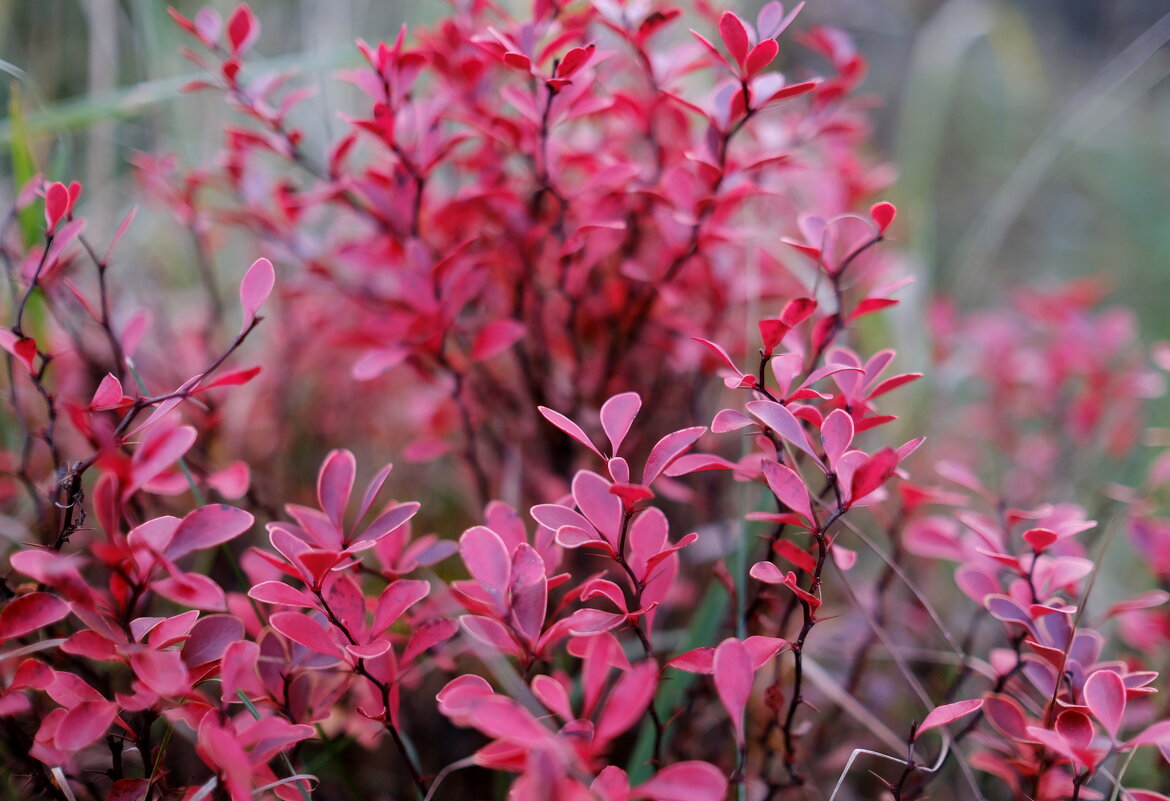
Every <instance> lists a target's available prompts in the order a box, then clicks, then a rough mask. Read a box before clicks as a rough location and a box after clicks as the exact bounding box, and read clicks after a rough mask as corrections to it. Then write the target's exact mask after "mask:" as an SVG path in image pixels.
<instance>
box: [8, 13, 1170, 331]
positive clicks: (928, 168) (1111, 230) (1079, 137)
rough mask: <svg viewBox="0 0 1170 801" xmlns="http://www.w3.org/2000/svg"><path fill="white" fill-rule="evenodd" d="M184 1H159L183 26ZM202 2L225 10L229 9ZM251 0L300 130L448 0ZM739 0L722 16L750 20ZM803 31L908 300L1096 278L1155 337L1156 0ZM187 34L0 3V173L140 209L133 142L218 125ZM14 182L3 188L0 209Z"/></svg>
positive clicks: (1167, 105)
mask: <svg viewBox="0 0 1170 801" xmlns="http://www.w3.org/2000/svg"><path fill="white" fill-rule="evenodd" d="M710 2H711V5H713V6H718V5H719V1H718V0H710ZM202 4H203V3H202V2H200V1H199V0H176V2H175V3H174V5H175V6H176V7H177V8H178V10H180V11H181V12H182V13H184V14H187V15H189V16H190V15H193V14H194V13H195V11H196V10H197V9H198V8H199V7H200V6H201V5H202ZM212 5H214V6H216V7H218V8H219V9H220V10H221V12H223V13H224V14H225V16H226V14H227V13H228V12H229V11H230V9H231V8H232V7H233V5H234V2H232V1H231V0H217V1H216V2H214V3H212ZM252 5H253V8H254V9H255V11H256V13H257V14H258V16H259V18H260V20H261V21H262V23H263V26H264V30H263V34H262V38H261V40H260V43H259V46H258V48H257V49H258V53H259V54H262V57H261V56H254V57H253V58H252V63H251V66H250V69H253V70H259V69H265V68H275V69H280V70H292V71H294V72H296V73H299V74H300V76H299V80H300V81H301V82H307V83H312V84H316V85H317V86H318V89H319V94H318V97H317V98H316V99H315V101H313V102H311V103H309V104H306V108H307V109H312V111H308V112H302V113H303V114H310V115H311V114H315V115H317V117H316V119H302V120H300V122H301V124H303V125H305V127H306V128H307V129H308V132H309V134H310V136H314V137H316V138H318V139H324V138H329V137H330V136H332V135H334V134H336V133H337V131H339V130H340V128H341V123H340V122H339V121H338V120H337V118H336V114H337V112H338V110H339V109H344V108H346V107H347V104H349V103H352V102H354V100H355V98H354V94H353V90H352V89H351V88H350V87H348V86H347V85H343V84H340V83H339V82H337V81H335V80H334V79H333V74H334V73H335V72H336V71H337V70H338V69H339V68H343V67H349V66H355V65H357V64H358V57H357V53H356V51H355V50H354V48H353V46H352V44H353V39H354V38H355V37H356V36H361V37H363V38H365V39H367V40H369V41H376V40H378V39H389V38H392V37H393V36H394V35H395V33H396V32H397V29H398V27H399V26H400V25H401V24H402V22H403V21H408V22H409V23H411V24H416V23H423V24H425V23H428V22H431V21H433V20H434V19H436V18H438V17H440V16H441V15H442V14H443V13H444V11H445V8H446V6H445V5H444V4H443V3H440V2H432V1H431V0H427V1H426V2H423V1H421V0H418V1H416V2H412V1H411V0H327V1H326V0H255V2H253V3H252ZM505 5H509V4H508V3H505ZM510 5H516V4H515V3H511V4H510ZM753 5H756V4H753V3H742V2H741V3H738V4H736V7H735V8H736V10H738V11H741V12H747V13H749V14H751V15H753V16H754V12H755V8H754V7H753ZM691 24H695V21H694V20H691ZM813 24H832V25H836V26H839V27H841V28H843V29H845V30H847V31H848V32H849V33H851V34H852V35H853V36H854V37H855V38H856V40H857V43H858V47H859V49H860V50H861V52H862V53H864V54H865V56H866V57H867V58H868V59H869V61H870V75H869V78H868V80H867V83H866V88H867V89H868V90H869V92H870V93H871V94H872V96H873V101H874V106H875V111H874V120H875V125H876V133H875V138H874V147H875V148H876V149H877V150H878V152H879V153H880V154H881V155H883V156H885V157H888V158H889V159H890V160H891V161H892V162H893V163H894V164H895V165H896V167H897V171H898V175H899V180H898V183H897V184H896V186H895V188H894V190H893V192H892V197H893V198H894V199H895V200H896V201H897V202H898V204H899V206H900V207H901V209H902V212H903V213H902V215H901V219H902V221H903V227H902V229H901V230H902V236H901V237H900V238H901V239H902V242H901V245H902V246H903V247H905V248H906V249H907V252H908V256H909V258H910V259H911V260H912V263H913V269H914V271H915V273H916V274H917V275H918V276H919V278H918V282H917V288H916V290H915V294H916V296H917V298H918V299H920V300H921V299H922V298H925V297H927V296H929V295H931V294H933V293H934V292H936V291H943V292H946V293H948V294H951V295H952V296H954V297H955V298H956V300H957V302H958V303H959V304H960V306H961V307H971V306H975V305H982V304H986V303H989V302H995V300H996V299H997V293H999V292H1001V291H1002V289H1003V288H1004V287H1006V286H1009V285H1012V284H1015V283H1017V282H1020V281H1022V282H1025V283H1041V282H1042V281H1043V280H1044V277H1045V276H1086V275H1093V276H1099V277H1101V278H1102V279H1104V281H1105V282H1106V283H1107V286H1108V287H1109V288H1110V290H1111V292H1112V294H1113V296H1114V297H1115V298H1116V299H1117V300H1118V301H1121V302H1124V303H1127V304H1130V305H1132V306H1133V307H1134V308H1135V309H1136V310H1137V312H1138V314H1139V316H1140V319H1141V321H1142V326H1143V330H1144V334H1145V336H1146V337H1147V338H1160V337H1167V336H1170V318H1168V317H1167V315H1166V314H1165V309H1166V306H1167V299H1170V270H1168V269H1167V268H1168V267H1170V265H1168V264H1167V260H1168V258H1170V221H1168V219H1167V216H1168V212H1170V179H1168V176H1170V82H1168V81H1167V80H1166V78H1167V75H1170V49H1168V48H1167V47H1166V46H1165V44H1166V42H1167V41H1168V40H1170V2H1168V0H1014V1H1010V2H1009V1H1004V2H992V1H991V0H812V1H811V2H809V3H808V6H807V7H806V9H805V11H804V12H803V13H802V15H801V18H800V20H799V21H798V24H797V28H798V29H799V28H801V27H807V26H810V25H813ZM678 33H680V34H682V35H685V29H684V28H682V27H679V30H678ZM185 44H186V43H185V41H184V37H183V36H182V34H181V32H180V31H179V30H178V28H177V27H176V26H174V25H173V24H172V22H171V20H170V19H169V17H168V15H167V3H166V2H165V1H164V0H0V69H2V70H3V71H4V72H5V73H6V74H5V75H4V76H3V77H4V79H3V80H2V81H0V108H2V109H3V110H4V117H3V119H0V153H2V154H3V155H2V156H0V173H2V174H4V175H11V174H12V172H13V167H14V165H13V164H12V161H11V146H12V144H13V142H14V134H15V135H16V136H15V139H16V140H22V139H25V138H27V141H28V142H29V143H30V144H31V150H32V152H33V155H34V159H35V160H36V162H37V168H38V169H40V170H42V171H44V172H45V173H46V174H47V176H48V177H50V178H53V179H59V180H66V181H68V180H71V179H74V178H77V179H80V180H82V182H83V183H84V184H85V187H86V189H85V196H84V201H85V203H84V213H85V214H86V215H87V216H89V217H90V218H91V225H92V226H94V227H93V228H91V230H92V231H100V230H104V229H105V228H107V227H112V226H113V225H116V222H117V220H118V219H119V218H120V216H121V215H122V214H123V213H124V212H125V210H126V209H127V208H129V207H130V206H131V205H133V204H134V203H135V202H136V197H135V188H134V186H133V174H132V169H131V167H130V165H129V159H130V158H131V157H132V156H133V155H134V154H135V153H136V152H140V151H147V152H158V151H174V152H176V153H177V154H178V156H179V158H180V160H181V162H182V163H185V164H188V165H193V164H198V163H199V162H201V161H202V160H205V159H208V158H211V157H213V155H214V153H215V151H216V149H217V148H218V147H219V145H220V143H221V141H222V133H220V131H221V128H222V124H223V123H224V122H226V121H228V120H230V119H232V117H233V112H231V111H230V110H228V109H227V108H225V107H224V105H223V103H222V102H221V100H220V99H219V98H218V97H215V96H212V95H206V96H205V95H187V94H183V93H182V92H181V91H180V87H181V86H182V85H183V84H184V83H185V82H186V81H187V80H189V79H191V78H193V77H196V73H197V70H196V69H195V68H194V67H193V66H192V65H191V64H190V63H188V62H187V61H186V60H185V59H183V58H182V56H181V55H180V52H179V51H180V48H181V47H183V46H184V45H185ZM798 51H799V48H794V47H788V48H786V52H788V53H796V52H798ZM790 58H792V56H790ZM262 60H263V61H267V63H266V64H262V63H258V62H260V61H262ZM790 66H791V67H792V69H793V70H794V71H799V70H800V69H803V68H805V67H804V65H801V64H799V63H798V64H795V65H793V64H791V62H790ZM807 66H808V67H809V68H812V69H815V68H816V64H815V63H811V62H810V63H809V64H808V65H807ZM22 127H23V129H24V130H25V131H26V132H27V136H22V135H20V134H19V132H20V130H21V129H22ZM16 171H17V173H19V169H17V170H16ZM12 191H13V188H12V181H2V182H0V199H2V200H4V201H6V202H7V201H8V200H10V198H11V192H12ZM146 211H147V212H148V217H147V220H146V221H143V220H142V219H141V218H140V221H139V223H138V224H136V225H135V231H134V234H133V237H132V241H135V242H136V243H137V245H138V247H137V248H135V249H134V251H133V252H134V253H135V257H134V258H135V260H136V262H140V263H139V265H138V266H149V265H147V264H144V263H141V262H143V260H145V261H153V262H156V263H157V265H159V266H160V268H162V269H178V268H179V267H181V265H182V263H183V262H189V261H190V259H191V254H190V253H185V252H184V250H183V249H184V248H185V247H189V242H188V240H187V239H186V238H185V237H184V234H183V232H182V231H181V230H177V226H176V224H175V223H173V222H172V221H170V218H169V217H167V216H165V213H160V214H158V215H157V216H156V217H155V218H154V219H153V220H150V218H149V212H150V211H151V210H149V209H147V210H146ZM127 252H130V251H129V250H128V251H127ZM907 305H908V306H909V307H910V308H909V309H907V310H906V314H908V315H917V316H918V317H919V319H921V313H922V309H921V306H917V304H913V303H911V304H907Z"/></svg>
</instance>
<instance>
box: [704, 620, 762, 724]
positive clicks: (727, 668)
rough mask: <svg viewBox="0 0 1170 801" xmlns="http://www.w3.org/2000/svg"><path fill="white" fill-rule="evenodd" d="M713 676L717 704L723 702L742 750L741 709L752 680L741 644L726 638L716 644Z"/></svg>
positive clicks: (749, 657) (748, 659)
mask: <svg viewBox="0 0 1170 801" xmlns="http://www.w3.org/2000/svg"><path fill="white" fill-rule="evenodd" d="M714 674H715V689H716V691H717V692H718V693H719V700H720V701H722V702H723V707H724V708H725V709H726V710H727V714H728V715H729V716H730V717H731V725H732V728H733V729H734V730H735V742H736V743H737V744H738V745H739V746H740V747H742V746H743V744H744V732H743V715H744V709H745V707H746V706H747V701H748V696H749V695H751V691H752V681H753V679H754V678H755V673H754V671H753V670H752V660H751V655H750V654H749V653H748V650H747V648H745V647H744V644H743V643H742V642H740V641H739V640H737V639H734V638H728V639H726V640H724V641H723V642H721V643H720V644H719V647H718V648H716V649H715V660H714Z"/></svg>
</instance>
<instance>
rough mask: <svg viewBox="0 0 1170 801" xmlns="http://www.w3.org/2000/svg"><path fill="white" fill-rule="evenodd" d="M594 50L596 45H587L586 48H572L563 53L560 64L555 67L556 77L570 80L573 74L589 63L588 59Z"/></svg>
mask: <svg viewBox="0 0 1170 801" xmlns="http://www.w3.org/2000/svg"><path fill="white" fill-rule="evenodd" d="M596 49H597V45H589V46H588V47H574V48H573V49H572V50H570V51H569V52H568V53H565V55H564V57H563V58H562V59H561V63H560V64H559V65H558V66H557V77H558V78H571V77H572V76H573V73H574V72H576V71H577V70H579V69H581V67H582V66H584V65H585V63H586V62H588V61H589V57H590V56H592V55H593V51H594V50H596Z"/></svg>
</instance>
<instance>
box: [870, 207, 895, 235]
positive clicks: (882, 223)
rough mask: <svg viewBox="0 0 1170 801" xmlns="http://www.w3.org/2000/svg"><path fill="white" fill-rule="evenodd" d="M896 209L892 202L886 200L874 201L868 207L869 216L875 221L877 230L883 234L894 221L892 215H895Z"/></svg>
mask: <svg viewBox="0 0 1170 801" xmlns="http://www.w3.org/2000/svg"><path fill="white" fill-rule="evenodd" d="M897 214H898V209H897V208H895V207H894V204H893V203H891V202H889V201H888V200H883V201H881V202H880V203H874V204H873V205H872V206H870V207H869V216H870V217H871V218H873V221H874V222H875V223H877V227H878V231H879V232H880V233H881V234H882V235H883V236H884V235H885V233H886V231H887V230H888V229H889V227H890V226H891V225H892V224H893V223H894V217H895V216H897Z"/></svg>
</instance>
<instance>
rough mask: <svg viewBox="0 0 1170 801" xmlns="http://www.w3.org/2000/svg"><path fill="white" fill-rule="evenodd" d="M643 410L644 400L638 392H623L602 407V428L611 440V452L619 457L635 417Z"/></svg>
mask: <svg viewBox="0 0 1170 801" xmlns="http://www.w3.org/2000/svg"><path fill="white" fill-rule="evenodd" d="M641 408H642V399H641V398H640V397H639V396H638V393H637V392H623V393H621V394H620V395H614V396H613V397H612V398H610V399H609V400H607V401H606V402H605V403H604V404H603V405H602V407H601V427H602V428H603V429H605V436H606V437H608V438H609V445H610V448H611V449H612V450H611V452H612V453H613V454H614V455H617V452H618V449H619V448H621V446H622V441H623V440H624V439H625V438H626V434H628V433H629V431H630V426H631V425H632V424H633V422H634V416H635V415H637V414H638V410H639V409H641Z"/></svg>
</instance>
